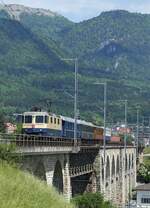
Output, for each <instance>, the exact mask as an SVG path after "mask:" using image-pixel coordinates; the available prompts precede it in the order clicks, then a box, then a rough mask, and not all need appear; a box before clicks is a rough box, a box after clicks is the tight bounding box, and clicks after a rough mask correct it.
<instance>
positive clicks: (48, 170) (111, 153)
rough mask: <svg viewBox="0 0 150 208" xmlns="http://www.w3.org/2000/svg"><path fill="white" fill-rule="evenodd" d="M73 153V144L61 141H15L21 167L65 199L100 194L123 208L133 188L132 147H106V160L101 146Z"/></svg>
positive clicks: (83, 147) (134, 174) (134, 168)
mask: <svg viewBox="0 0 150 208" xmlns="http://www.w3.org/2000/svg"><path fill="white" fill-rule="evenodd" d="M9 141H10V140H9ZM11 141H13V140H11ZM15 142H16V141H15ZM73 150H74V147H73V144H71V143H67V142H65V143H64V142H62V141H58V142H57V143H56V142H54V143H52V141H47V142H45V141H43V142H41V141H40V143H39V142H37V140H34V141H32V143H31V141H30V140H29V141H27V140H26V141H24V140H20V141H19V142H18V141H17V153H19V154H22V155H23V160H22V164H21V165H22V168H23V169H24V170H26V171H29V172H30V173H32V174H33V175H35V176H37V177H39V178H40V179H42V180H45V181H46V182H47V184H48V185H50V186H55V188H56V189H57V190H58V191H59V192H61V193H63V195H64V196H65V198H66V199H67V200H70V199H71V197H73V196H75V195H76V194H82V193H84V192H101V193H103V195H104V197H105V199H106V200H111V201H112V202H113V203H115V204H116V205H117V206H118V207H122V206H123V205H124V204H125V203H126V202H127V201H128V198H129V195H130V193H131V191H132V189H133V188H134V187H135V186H136V149H135V147H133V146H127V147H126V149H125V148H124V147H123V146H116V145H114V146H111V145H109V146H106V153H105V161H104V152H103V146H101V145H98V144H95V145H82V144H80V148H79V149H78V151H77V153H74V151H73Z"/></svg>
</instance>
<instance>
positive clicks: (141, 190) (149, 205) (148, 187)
mask: <svg viewBox="0 0 150 208" xmlns="http://www.w3.org/2000/svg"><path fill="white" fill-rule="evenodd" d="M136 193H137V198H136V207H140V208H150V183H148V184H143V185H139V186H137V187H136Z"/></svg>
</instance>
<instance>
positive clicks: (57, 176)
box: [53, 160, 63, 193]
mask: <svg viewBox="0 0 150 208" xmlns="http://www.w3.org/2000/svg"><path fill="white" fill-rule="evenodd" d="M53 186H54V187H55V188H56V189H57V191H58V192H59V193H63V173H62V167H61V163H60V162H59V161H58V160H57V162H56V165H55V169H54V175H53Z"/></svg>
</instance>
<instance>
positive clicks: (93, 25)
mask: <svg viewBox="0 0 150 208" xmlns="http://www.w3.org/2000/svg"><path fill="white" fill-rule="evenodd" d="M17 8H18V7H17ZM13 9H14V11H13V12H14V16H15V18H14V19H17V21H14V20H12V21H11V20H8V14H7V10H8V8H5V11H4V9H2V10H1V12H0V16H1V19H0V60H1V61H0V73H1V77H0V89H1V91H0V93H1V101H0V103H1V106H3V108H4V106H5V110H6V109H7V111H8V112H16V111H20V112H21V111H22V110H25V109H29V108H30V107H31V106H33V105H41V106H43V107H45V106H46V102H45V100H47V99H48V100H49V99H50V100H51V102H52V106H51V110H52V111H53V112H56V113H61V114H67V115H73V99H72V98H71V97H69V96H68V92H69V93H70V94H72V95H73V93H74V74H73V71H74V65H73V63H71V62H69V63H67V62H66V63H65V62H64V61H62V59H61V58H64V57H65V58H70V57H78V59H79V102H78V104H79V110H80V116H81V117H83V118H87V119H89V120H94V121H95V120H98V119H99V115H100V116H101V117H102V116H103V112H102V107H103V86H100V85H99V86H98V85H97V86H96V85H94V83H95V82H104V81H107V82H108V91H107V98H108V108H107V114H108V116H109V120H110V118H111V119H113V120H116V119H120V120H122V119H123V118H124V114H123V110H124V106H123V104H122V103H120V101H119V100H122V99H128V100H129V109H128V119H129V120H133V117H135V107H136V105H137V104H141V105H142V107H141V113H143V115H147V113H149V111H150V110H149V101H150V86H149V79H150V69H149V66H150V55H149V54H150V41H149V40H150V15H143V14H134V13H129V12H126V11H111V12H104V13H102V14H101V15H100V16H98V17H96V18H93V19H90V20H87V21H83V22H81V23H76V24H75V23H72V22H70V21H69V20H67V19H66V18H64V17H62V16H60V15H58V14H56V13H53V12H50V11H47V10H40V9H38V10H36V9H31V10H30V9H29V8H25V7H22V6H21V7H20V9H19V10H17V11H19V12H18V13H16V10H15V7H14V6H13ZM29 95H30V96H29ZM41 100H42V101H41ZM49 107H50V106H49ZM131 113H132V116H131Z"/></svg>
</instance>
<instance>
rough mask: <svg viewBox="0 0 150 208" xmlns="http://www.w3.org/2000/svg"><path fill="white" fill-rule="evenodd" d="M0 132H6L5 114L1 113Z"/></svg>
mask: <svg viewBox="0 0 150 208" xmlns="http://www.w3.org/2000/svg"><path fill="white" fill-rule="evenodd" d="M0 132H2V133H4V132H5V116H4V113H3V112H0Z"/></svg>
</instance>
